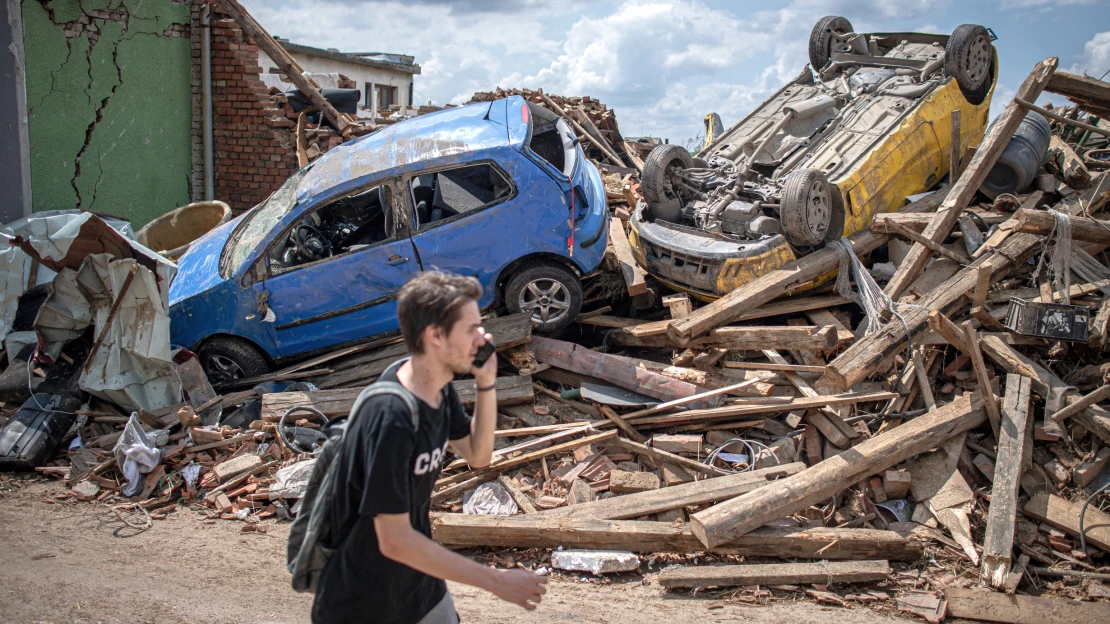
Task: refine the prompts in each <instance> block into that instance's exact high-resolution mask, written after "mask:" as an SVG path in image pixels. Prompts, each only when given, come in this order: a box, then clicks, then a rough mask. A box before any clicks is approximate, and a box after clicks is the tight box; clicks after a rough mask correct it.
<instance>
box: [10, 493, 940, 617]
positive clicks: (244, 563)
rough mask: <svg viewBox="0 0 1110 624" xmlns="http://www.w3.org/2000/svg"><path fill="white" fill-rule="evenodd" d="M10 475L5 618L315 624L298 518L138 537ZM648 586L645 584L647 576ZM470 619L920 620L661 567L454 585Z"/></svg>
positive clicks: (198, 519) (167, 524)
mask: <svg viewBox="0 0 1110 624" xmlns="http://www.w3.org/2000/svg"><path fill="white" fill-rule="evenodd" d="M10 484H11V481H10V480H7V479H5V480H3V481H0V526H2V527H3V528H4V539H3V540H2V541H0V544H2V545H0V553H2V554H0V622H4V623H7V622H29V623H30V622H35V623H39V622H74V623H78V622H88V623H92V622H128V623H131V622H142V623H155V622H157V623H162V622H167V623H169V622H182V623H183V622H235V623H236V624H242V623H245V622H307V621H308V619H309V611H310V608H311V604H312V598H311V596H306V595H302V594H297V593H294V592H293V591H292V590H291V589H290V587H289V576H288V573H287V572H286V571H285V543H286V539H287V536H288V524H283V523H274V522H271V523H268V524H266V527H267V529H268V531H267V532H266V533H242V532H241V531H240V529H241V528H242V527H243V526H244V525H243V524H242V523H239V522H234V521H226V520H216V521H205V520H204V516H203V514H201V513H198V512H196V511H192V510H184V511H182V512H179V513H175V514H171V515H170V516H169V517H168V518H167V519H166V520H162V521H155V523H154V527H153V528H152V529H150V530H148V531H146V532H143V533H140V534H138V535H135V536H132V537H125V538H121V537H113V531H115V530H116V529H117V528H119V527H121V526H122V524H121V523H120V522H119V521H118V520H116V519H115V517H114V516H111V514H110V512H108V511H107V508H106V507H103V506H95V505H92V504H88V503H54V504H48V503H46V502H44V501H45V500H46V499H47V498H49V497H51V496H52V495H54V494H57V493H60V492H62V491H63V488H62V486H61V485H60V484H58V483H56V482H54V483H43V482H38V481H32V482H20V484H21V487H18V488H13V487H11V485H10ZM645 583H646V584H645ZM451 592H452V594H454V596H455V601H456V605H457V608H458V610H459V613H460V615H461V616H462V619H463V621H464V622H469V623H473V622H481V623H487V622H488V623H494V624H498V623H509V622H543V623H552V624H554V623H563V622H568V623H569V622H613V623H619V624H637V623H641V622H642V623H651V624H658V623H660V622H699V623H700V622H736V623H745V624H747V623H749V622H766V623H770V624H776V623H782V624H786V623H789V624H824V623H825V622H829V621H835V622H837V623H838V624H855V623H865V622H907V623H908V622H915V623H916V622H919V620H910V619H905V618H898V617H895V616H893V615H891V614H890V612H889V611H887V612H878V611H875V610H872V609H871V608H868V607H863V606H861V607H857V608H852V609H843V608H839V607H823V606H820V605H818V604H816V603H813V602H811V601H788V600H784V601H777V602H774V603H772V604H770V605H767V606H751V605H741V604H734V603H728V602H725V601H723V600H721V599H706V598H691V597H689V596H687V595H681V594H668V593H666V592H664V591H663V589H662V588H661V587H659V585H658V584H656V583H654V579H653V575H650V574H649V575H647V576H646V577H639V576H633V577H629V578H625V579H620V580H618V581H617V582H615V583H613V584H609V585H599V584H594V583H588V582H582V581H579V580H574V579H571V578H553V579H552V581H551V583H550V584H549V586H548V593H547V596H546V597H545V599H544V601H543V603H542V604H541V605H540V606H539V608H538V609H537V610H535V611H533V612H526V611H524V610H523V609H520V608H518V607H516V606H513V605H509V604H507V603H503V602H500V601H498V600H497V599H496V598H494V597H493V596H491V595H490V594H487V593H485V592H482V591H479V590H476V589H474V588H471V587H467V586H462V585H452V587H451Z"/></svg>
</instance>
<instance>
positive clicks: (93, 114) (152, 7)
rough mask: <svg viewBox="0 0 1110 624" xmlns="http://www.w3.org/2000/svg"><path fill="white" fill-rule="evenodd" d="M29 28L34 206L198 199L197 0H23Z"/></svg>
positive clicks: (167, 204) (165, 204) (147, 216)
mask: <svg viewBox="0 0 1110 624" xmlns="http://www.w3.org/2000/svg"><path fill="white" fill-rule="evenodd" d="M23 29H24V37H23V40H24V47H25V48H26V64H27V68H26V70H27V109H28V110H27V114H28V132H29V137H30V143H31V189H32V203H33V208H34V210H36V211H39V210H62V209H73V208H81V209H84V210H93V211H97V212H103V213H108V214H113V215H118V216H121V217H124V218H127V219H130V220H131V222H132V224H133V225H134V226H135V227H136V229H137V228H138V227H139V226H141V225H143V224H145V223H147V222H148V221H150V220H151V219H153V218H155V217H157V216H159V215H161V214H164V213H166V212H167V211H169V210H172V209H174V208H176V207H178V206H183V205H185V204H187V203H189V190H190V184H189V182H190V174H191V172H192V152H191V132H192V83H191V63H192V58H191V41H190V39H189V37H188V32H189V30H188V29H189V2H188V0H177V1H174V0H23Z"/></svg>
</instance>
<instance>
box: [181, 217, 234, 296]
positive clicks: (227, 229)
mask: <svg viewBox="0 0 1110 624" xmlns="http://www.w3.org/2000/svg"><path fill="white" fill-rule="evenodd" d="M247 214H250V213H247ZM245 216H246V214H244V215H240V216H239V217H237V218H235V219H232V220H231V221H228V222H227V223H225V224H223V225H221V226H219V227H217V228H216V229H214V230H212V231H211V232H209V233H207V234H205V235H204V236H202V237H200V238H198V239H197V240H196V241H194V242H193V244H192V246H191V247H189V251H187V252H185V255H183V256H181V257H180V258H178V260H177V275H176V276H175V277H174V280H173V282H171V283H170V306H173V305H175V304H177V303H178V302H180V301H183V300H185V299H188V298H189V297H192V296H194V295H196V294H198V293H202V292H204V291H206V290H208V289H210V288H213V287H214V286H216V285H218V284H219V283H221V282H223V281H224V278H223V277H221V276H220V256H221V255H222V254H223V250H224V245H225V244H226V243H227V239H228V237H229V236H231V232H232V231H234V230H235V226H237V225H239V222H240V221H242V220H243V217H245Z"/></svg>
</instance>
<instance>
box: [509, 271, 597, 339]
mask: <svg viewBox="0 0 1110 624" xmlns="http://www.w3.org/2000/svg"><path fill="white" fill-rule="evenodd" d="M529 286H534V287H535V288H534V289H533V288H530V287H529ZM541 293H542V294H541ZM544 296H546V297H547V298H546V299H545V298H544ZM531 304H535V307H532V326H533V328H534V329H535V331H537V332H539V333H541V334H552V333H555V332H558V331H560V330H563V329H566V328H567V327H569V326H570V324H571V323H573V322H574V319H575V318H577V317H578V313H579V312H581V311H582V283H581V282H580V281H579V280H578V276H577V275H575V274H574V272H572V271H571V270H570V269H568V268H566V267H564V266H560V265H558V264H546V263H545V264H536V265H532V266H528V267H526V268H524V269H522V270H520V271H518V272H517V273H516V274H515V275H513V276H512V278H510V279H509V283H508V284H507V285H506V286H505V307H507V308H508V309H509V311H510V312H512V313H514V314H515V313H520V312H526V311H527V310H528V308H529V307H530V306H531ZM543 308H546V311H547V315H546V318H545V316H544V309H543Z"/></svg>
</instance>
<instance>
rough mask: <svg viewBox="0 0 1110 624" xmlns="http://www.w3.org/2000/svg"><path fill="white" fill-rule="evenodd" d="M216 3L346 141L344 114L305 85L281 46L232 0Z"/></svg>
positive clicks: (300, 74)
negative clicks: (219, 4)
mask: <svg viewBox="0 0 1110 624" xmlns="http://www.w3.org/2000/svg"><path fill="white" fill-rule="evenodd" d="M220 3H221V4H222V5H223V8H224V10H225V11H227V13H228V14H229V15H231V18H232V19H234V20H235V21H236V22H238V23H239V27H240V28H242V29H243V32H244V33H245V34H246V35H247V36H248V37H250V38H251V39H253V40H254V42H255V43H256V44H258V47H259V48H260V49H261V50H262V51H263V52H265V53H266V56H268V57H270V60H272V61H273V62H274V64H275V65H277V66H278V69H280V70H281V71H282V73H283V74H285V75H286V76H287V77H288V78H289V82H292V83H293V85H294V86H295V87H297V89H299V90H300V92H301V93H302V94H304V96H305V97H307V98H308V99H309V100H310V101H311V102H312V104H313V105H314V106H316V107H317V108H319V109H320V112H322V113H323V114H324V117H326V118H327V120H328V122H330V123H331V124H332V126H334V127H335V129H336V130H338V131H339V133H340V134H341V135H343V137H344V138H346V137H347V136H348V135H349V134H350V132H351V129H350V128H349V127H348V126H350V125H351V122H350V121H348V120H347V117H346V116H345V115H342V114H340V112H339V111H337V110H335V107H334V106H332V105H331V102H329V101H328V100H327V99H326V98H325V97H324V95H323V94H322V93H321V92H320V89H319V87H317V86H316V85H314V84H312V83H310V82H309V80H308V78H306V77H305V76H304V73H303V72H304V70H303V69H301V68H300V66H299V65H297V63H296V61H294V60H293V57H292V56H291V55H290V54H289V53H288V52H286V51H285V48H283V47H281V44H279V43H278V42H277V41H276V40H275V39H274V38H273V37H271V36H270V33H268V32H266V30H265V29H264V28H262V26H260V25H259V24H258V22H256V21H255V20H254V18H253V17H251V15H250V13H247V10H246V9H244V8H243V7H242V5H240V4H239V3H238V2H237V1H236V0H220Z"/></svg>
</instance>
